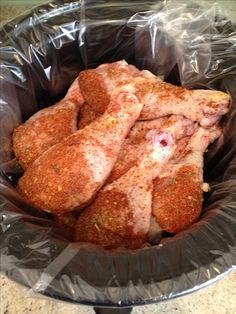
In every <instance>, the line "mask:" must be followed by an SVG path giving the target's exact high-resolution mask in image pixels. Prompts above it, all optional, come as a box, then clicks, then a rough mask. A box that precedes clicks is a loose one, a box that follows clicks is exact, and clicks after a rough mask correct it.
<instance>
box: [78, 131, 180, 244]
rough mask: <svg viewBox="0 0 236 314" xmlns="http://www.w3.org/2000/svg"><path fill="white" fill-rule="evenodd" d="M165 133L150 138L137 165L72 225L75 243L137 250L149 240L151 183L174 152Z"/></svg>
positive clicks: (169, 137)
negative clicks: (89, 243)
mask: <svg viewBox="0 0 236 314" xmlns="http://www.w3.org/2000/svg"><path fill="white" fill-rule="evenodd" d="M174 147H175V146H174V145H173V139H172V137H171V136H170V135H169V134H167V133H159V132H156V134H155V136H154V134H153V136H152V139H151V140H150V142H149V146H148V147H147V148H146V152H145V154H144V156H143V159H142V160H141V161H140V163H139V164H138V165H136V166H134V167H132V168H131V169H129V171H128V172H127V173H126V174H125V175H123V176H122V177H120V178H119V179H118V180H117V181H114V182H113V183H112V184H108V185H106V186H105V187H104V188H103V189H102V190H101V191H100V192H99V194H98V197H97V198H96V200H95V201H94V203H93V204H92V205H90V207H88V208H86V209H85V210H84V211H83V212H82V213H81V215H80V217H79V218H78V220H77V223H76V225H75V236H74V239H75V241H82V242H91V243H94V244H98V245H101V246H103V247H105V248H117V247H126V248H139V247H141V246H142V245H143V244H144V243H145V242H146V241H147V240H148V231H149V228H150V220H151V205H152V190H153V183H152V180H153V179H154V178H155V177H156V176H158V175H159V174H160V173H161V171H163V167H164V165H165V164H166V163H167V162H168V160H169V158H170V157H171V155H172V154H173V151H174Z"/></svg>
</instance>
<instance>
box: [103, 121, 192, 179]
mask: <svg viewBox="0 0 236 314" xmlns="http://www.w3.org/2000/svg"><path fill="white" fill-rule="evenodd" d="M195 129H196V124H194V123H193V122H192V121H190V120H188V119H186V118H184V117H183V116H178V115H172V116H170V117H163V118H159V119H155V120H151V121H138V122H136V123H135V125H134V126H133V128H132V129H131V131H130V132H129V134H128V137H127V138H126V139H125V141H124V144H123V145H122V147H121V150H120V153H119V156H118V159H117V161H116V163H115V165H114V167H113V169H112V171H111V174H110V176H109V178H108V180H107V183H111V182H113V181H114V180H117V179H118V178H119V177H121V176H122V175H123V174H125V173H126V172H127V171H128V170H129V169H130V168H131V167H133V166H134V165H136V164H137V163H138V162H139V161H140V160H141V159H142V157H143V154H144V153H145V151H146V149H147V146H148V145H149V140H148V139H147V134H149V136H151V135H152V133H154V134H155V133H156V131H160V132H166V133H169V134H171V135H172V137H173V138H174V140H176V141H177V140H179V139H181V138H183V137H186V136H189V135H192V134H193V132H194V130H195Z"/></svg>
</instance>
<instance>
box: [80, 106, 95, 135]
mask: <svg viewBox="0 0 236 314" xmlns="http://www.w3.org/2000/svg"><path fill="white" fill-rule="evenodd" d="M99 117H100V115H99V114H97V113H96V111H94V110H93V109H92V108H91V107H90V106H89V105H88V104H87V103H84V104H83V106H82V107H81V109H80V112H79V129H83V128H84V127H86V126H87V125H89V124H90V123H91V122H93V121H94V120H96V119H97V118H99Z"/></svg>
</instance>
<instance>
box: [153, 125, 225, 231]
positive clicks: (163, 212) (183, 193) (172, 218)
mask: <svg viewBox="0 0 236 314" xmlns="http://www.w3.org/2000/svg"><path fill="white" fill-rule="evenodd" d="M220 135H221V129H220V127H218V126H214V127H212V128H211V129H204V128H202V127H198V129H197V131H196V132H195V133H194V134H193V135H192V136H191V137H190V139H189V142H188V145H187V146H186V147H185V148H184V149H183V151H181V152H179V156H178V157H177V156H176V157H175V159H174V160H173V162H172V163H171V162H170V163H169V164H168V166H167V167H166V169H165V171H163V173H162V174H161V175H160V176H159V177H157V178H156V179H155V180H154V181H153V183H154V191H153V203H152V214H153V216H154V217H155V218H156V222H157V223H158V225H159V226H160V227H161V229H163V230H165V231H168V232H171V233H177V232H178V231H180V230H182V229H185V228H186V227H188V226H189V225H190V224H192V223H193V222H194V221H196V220H197V219H198V217H199V215H200V213H201V209H202V200H203V196H202V193H203V191H202V190H203V189H204V188H203V154H204V152H205V150H206V148H207V147H208V145H209V144H210V143H212V142H214V141H215V140H216V139H217V138H218V137H219V136H220ZM204 185H206V184H204ZM158 232H159V230H158Z"/></svg>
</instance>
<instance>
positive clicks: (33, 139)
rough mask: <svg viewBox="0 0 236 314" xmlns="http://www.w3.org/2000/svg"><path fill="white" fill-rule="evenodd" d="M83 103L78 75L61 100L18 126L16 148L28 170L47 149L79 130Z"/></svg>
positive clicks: (14, 142)
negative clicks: (78, 120) (79, 118)
mask: <svg viewBox="0 0 236 314" xmlns="http://www.w3.org/2000/svg"><path fill="white" fill-rule="evenodd" d="M82 103H83V97H82V95H81V93H80V88H79V84H78V78H77V79H76V80H75V81H74V82H73V84H72V85H71V87H70V88H69V90H68V92H67V94H66V96H65V97H64V98H63V99H62V100H61V101H60V102H58V103H57V104H55V105H53V106H51V107H49V108H45V109H42V110H40V111H38V112H37V113H36V114H34V115H33V116H32V117H30V118H29V120H27V121H26V122H25V123H24V124H21V125H20V126H18V127H17V128H15V129H14V132H13V137H12V139H13V150H14V153H15V156H16V158H17V159H18V161H19V163H20V165H21V167H22V168H23V169H24V170H26V169H27V168H28V167H29V166H30V165H31V164H32V163H33V161H34V160H35V159H37V158H38V157H39V156H40V155H41V154H42V153H43V152H45V151H46V150H47V149H49V148H50V147H51V146H53V145H55V144H57V143H59V142H60V141H61V140H63V138H65V137H67V136H69V135H71V134H72V133H74V132H75V131H76V130H77V115H78V111H79V108H80V106H81V105H82Z"/></svg>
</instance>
